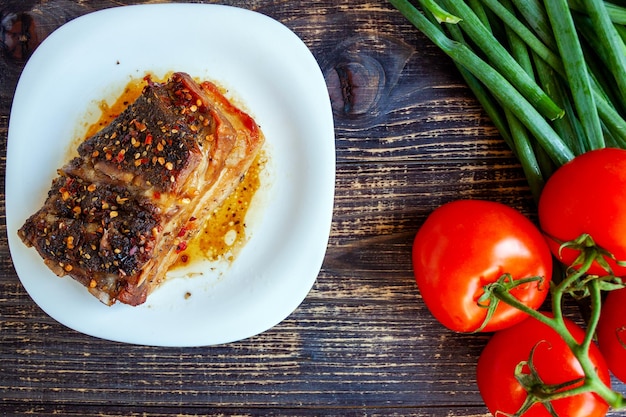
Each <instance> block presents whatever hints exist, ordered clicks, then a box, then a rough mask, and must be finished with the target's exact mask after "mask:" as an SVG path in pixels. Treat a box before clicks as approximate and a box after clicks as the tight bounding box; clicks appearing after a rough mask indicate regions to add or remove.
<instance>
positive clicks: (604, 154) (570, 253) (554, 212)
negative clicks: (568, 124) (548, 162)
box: [539, 148, 626, 276]
mask: <svg viewBox="0 0 626 417" xmlns="http://www.w3.org/2000/svg"><path fill="white" fill-rule="evenodd" d="M624 202H626V150H623V149H612V148H607V149H599V150H595V151H590V152H587V153H585V154H582V155H580V156H578V157H576V158H574V159H573V160H572V161H570V162H568V163H566V164H565V165H563V166H561V167H560V168H559V169H558V170H557V171H556V172H555V173H554V174H553V175H552V176H551V177H550V178H549V179H548V181H547V182H546V185H545V187H544V189H543V192H542V194H541V198H540V199H539V223H540V225H541V229H542V230H543V231H544V232H545V233H546V234H547V235H548V236H549V237H550V236H551V237H554V238H556V239H557V240H558V241H561V242H566V241H570V240H573V239H576V238H578V237H579V236H580V235H582V234H583V233H587V234H589V235H590V236H591V237H592V238H593V240H594V241H595V243H596V245H597V246H599V247H601V248H604V249H605V250H607V251H609V252H610V253H612V254H613V256H615V258H616V259H617V260H622V261H624V260H626V204H625V203H624ZM548 244H549V245H550V249H551V250H552V253H554V256H556V257H557V258H559V246H560V243H558V242H555V241H554V240H552V239H548ZM578 253H579V252H578V251H576V250H573V249H569V248H568V249H564V250H563V251H562V253H561V256H560V259H561V261H562V262H563V263H564V264H565V265H567V266H571V265H572V263H573V261H574V260H575V259H576V257H577V256H578ZM608 263H609V265H610V267H611V268H612V270H613V272H614V274H615V275H617V276H624V275H626V267H623V266H618V265H617V264H616V263H615V262H614V261H612V260H610V259H609V260H608ZM588 272H589V273H590V274H595V275H606V272H605V271H604V269H602V268H601V267H600V266H599V265H598V264H597V263H594V264H593V265H592V268H591V269H590V270H589V271H588Z"/></svg>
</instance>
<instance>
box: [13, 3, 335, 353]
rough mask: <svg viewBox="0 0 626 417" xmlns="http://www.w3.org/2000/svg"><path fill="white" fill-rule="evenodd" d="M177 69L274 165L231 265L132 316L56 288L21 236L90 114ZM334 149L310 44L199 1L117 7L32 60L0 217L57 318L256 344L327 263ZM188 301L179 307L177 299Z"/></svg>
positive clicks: (136, 336) (190, 342) (162, 342)
mask: <svg viewBox="0 0 626 417" xmlns="http://www.w3.org/2000/svg"><path fill="white" fill-rule="evenodd" d="M172 71H183V72H187V73H189V74H190V75H192V76H193V77H196V78H199V79H206V80H211V81H215V82H217V83H218V84H219V85H221V86H222V87H225V88H227V89H228V91H229V94H228V95H229V96H230V97H231V98H232V99H233V100H235V102H237V103H241V104H243V106H244V108H245V109H246V110H247V111H248V112H249V113H250V114H251V115H252V116H253V117H254V118H255V120H256V121H257V122H258V123H259V125H260V126H261V129H262V130H263V132H264V134H265V136H266V143H267V153H268V155H269V160H270V162H269V165H268V169H269V172H270V173H271V175H269V177H268V178H269V181H268V183H267V184H266V185H265V186H264V189H263V190H262V194H263V196H262V197H263V198H261V200H262V201H260V202H255V204H257V205H258V206H259V207H257V208H258V209H259V210H257V220H258V221H254V222H252V227H251V237H250V240H249V241H248V243H247V244H246V245H245V247H244V248H243V249H242V251H241V252H240V253H239V255H238V256H237V258H236V260H235V261H234V262H233V264H232V265H231V266H230V267H228V268H227V269H225V270H222V271H213V270H212V268H211V267H210V265H206V264H198V265H196V266H195V268H196V270H195V271H192V272H196V273H198V276H194V277H186V278H174V279H170V280H169V281H167V282H166V283H165V284H164V285H162V286H161V287H160V288H159V289H157V290H156V291H155V292H154V293H153V294H151V295H150V296H149V297H148V301H147V302H146V303H145V304H143V305H141V306H138V307H130V306H127V305H119V304H116V305H114V306H112V307H107V306H105V305H104V304H101V303H100V302H99V301H98V300H96V299H95V298H94V297H93V296H91V295H90V294H89V293H88V292H87V291H86V290H85V289H84V288H83V287H82V286H81V285H79V284H78V283H77V282H75V281H74V280H73V279H71V278H69V277H66V278H58V277H57V276H56V275H54V274H53V273H52V272H51V271H50V270H48V268H47V267H45V266H44V264H43V261H42V260H41V258H40V257H39V256H38V255H37V254H36V252H35V250H34V249H28V248H27V247H26V246H25V245H24V244H23V243H22V242H21V240H20V239H19V237H18V236H17V230H18V229H19V228H20V227H21V226H22V225H23V223H24V221H25V220H26V219H27V218H28V216H30V215H31V214H33V213H34V212H35V211H36V210H37V209H38V208H39V207H40V206H41V204H42V203H43V201H44V199H45V197H46V193H47V191H48V189H49V187H50V183H51V180H52V178H53V177H54V176H55V175H56V169H58V168H60V167H61V166H62V165H63V164H64V162H65V161H67V160H68V159H69V156H70V155H71V153H72V149H73V147H75V146H76V144H77V139H78V138H80V136H81V134H83V133H84V129H85V126H86V125H87V124H88V122H89V121H94V120H97V119H98V117H99V110H98V103H99V102H100V101H101V100H103V99H110V100H111V101H113V100H114V99H115V98H116V97H117V96H118V95H119V94H120V93H121V91H122V89H123V88H124V87H125V86H126V84H127V83H128V82H129V81H130V80H131V79H136V78H138V77H142V76H143V75H145V74H146V73H148V72H149V73H152V74H154V75H155V76H157V77H159V76H164V75H166V74H167V73H169V72H172ZM334 184H335V142H334V129H333V119H332V110H331V106H330V100H329V97H328V91H327V88H326V84H325V81H324V77H323V75H322V73H321V71H320V68H319V66H318V64H317V62H316V60H315V58H314V57H313V55H312V54H311V52H310V51H309V49H308V48H307V47H306V45H305V44H304V43H303V42H302V41H301V40H300V39H299V38H298V37H297V36H296V35H295V34H294V33H293V32H291V31H290V30H289V29H288V28H287V27H285V26H284V25H282V24H281V23H279V22H277V21H275V20H273V19H271V18H269V17H267V16H264V15H262V14H259V13H256V12H252V11H249V10H244V9H239V8H234V7H228V6H219V5H200V4H154V5H140V6H126V7H118V8H112V9H107V10H103V11H99V12H95V13H91V14H88V15H85V16H82V17H79V18H77V19H75V20H72V21H70V22H69V23H67V24H65V25H64V26H62V27H61V28H59V29H58V30H56V31H55V32H54V33H52V34H51V35H50V36H49V37H48V38H47V39H46V40H45V41H44V42H43V43H42V44H41V45H40V46H39V48H38V49H37V50H36V51H35V53H34V54H33V55H32V57H31V58H30V60H29V61H28V63H27V65H26V67H25V69H24V71H23V73H22V76H21V78H20V81H19V83H18V86H17V90H16V93H15V99H14V102H13V107H12V110H11V118H10V122H9V143H8V151H7V175H6V215H7V230H8V235H9V236H8V237H9V246H10V249H11V255H12V258H13V262H14V265H15V268H16V270H17V273H18V275H19V278H20V280H21V282H22V284H23V285H24V288H25V289H26V290H27V291H28V293H29V295H30V296H31V297H32V299H33V300H34V301H35V302H36V303H37V304H38V305H39V306H40V307H41V308H42V309H43V310H44V311H45V312H46V313H47V314H49V315H50V316H51V317H52V318H54V319H56V320H57V321H59V322H60V323H62V324H64V325H66V326H68V327H70V328H72V329H75V330H77V331H80V332H83V333H85V334H89V335H92V336H95V337H99V338H104V339H109V340H114V341H121V342H127V343H133V344H144V345H159V346H204V345H214V344H221V343H227V342H231V341H235V340H240V339H244V338H247V337H250V336H253V335H256V334H258V333H261V332H263V331H265V330H267V329H269V328H271V327H273V326H274V325H276V324H277V323H279V322H280V321H282V320H283V319H284V318H286V317H287V316H288V315H289V314H291V312H292V311H293V310H294V309H295V308H297V307H298V305H300V303H301V302H302V301H303V300H304V298H305V297H306V295H307V294H308V292H309V291H310V289H311V287H312V286H313V284H314V282H315V280H316V278H317V275H318V274H319V270H320V268H321V265H322V261H323V258H324V254H325V252H326V247H327V244H328V237H329V232H330V223H331V220H332V209H333V198H334ZM188 293H189V294H191V296H188V297H185V294H188Z"/></svg>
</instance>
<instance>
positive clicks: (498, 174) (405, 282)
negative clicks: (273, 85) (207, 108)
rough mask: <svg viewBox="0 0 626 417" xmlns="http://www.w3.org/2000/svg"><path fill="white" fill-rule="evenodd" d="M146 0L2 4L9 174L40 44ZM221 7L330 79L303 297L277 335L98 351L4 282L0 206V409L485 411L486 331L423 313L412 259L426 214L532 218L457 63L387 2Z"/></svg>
mask: <svg viewBox="0 0 626 417" xmlns="http://www.w3.org/2000/svg"><path fill="white" fill-rule="evenodd" d="M155 2H157V1H140V0H82V1H70V0H39V1H37V0H0V16H1V17H2V19H3V20H2V25H3V32H2V35H3V42H4V44H3V45H2V47H3V49H2V51H1V52H2V56H1V58H0V155H1V156H2V159H1V160H0V161H1V164H0V169H1V170H2V174H3V175H4V170H5V158H4V156H5V155H6V146H7V132H8V124H9V114H10V109H11V103H12V98H13V93H14V91H15V86H16V83H17V79H18V77H19V75H20V72H21V70H22V68H23V66H24V64H25V62H26V60H27V58H28V56H29V54H30V53H31V52H32V50H33V49H34V48H35V47H36V46H37V44H38V43H39V42H41V40H42V39H44V38H45V36H47V35H48V34H49V33H51V32H52V31H53V30H54V29H56V28H58V27H59V26H61V25H62V24H63V23H65V22H67V21H69V20H71V19H73V18H75V17H78V16H80V15H83V14H86V13H89V12H92V11H96V10H99V9H104V8H108V7H114V6H122V5H127V4H139V3H155ZM194 3H202V1H194ZM204 3H217V2H213V1H206V2H204ZM219 3H222V4H228V5H234V6H239V7H244V8H248V9H252V10H256V11H258V12H261V13H264V14H266V15H269V16H271V17H273V18H274V19H276V20H278V21H280V22H282V23H284V24H285V25H287V26H288V27H289V28H291V29H292V30H293V31H294V32H295V33H296V34H298V35H299V36H300V37H301V38H302V39H303V41H304V42H305V43H306V44H307V46H308V47H309V48H310V49H311V51H312V53H313V54H314V56H315V57H316V58H317V60H318V62H319V65H320V67H321V69H322V70H323V72H324V74H325V77H326V80H327V85H328V88H329V93H330V96H331V98H332V104H333V108H334V121H335V133H336V146H337V180H336V193H335V207H334V213H333V214H334V216H333V222H332V230H331V235H330V241H329V244H328V251H327V254H326V257H325V260H324V263H323V266H322V269H321V271H320V274H319V276H318V279H317V281H316V283H315V285H314V287H313V289H312V290H311V292H310V293H309V295H308V297H307V298H306V299H305V301H304V302H303V303H302V305H301V306H300V307H299V308H298V309H296V311H294V312H293V313H292V314H291V315H290V316H289V317H288V318H287V319H286V320H284V321H283V322H282V323H280V324H279V325H277V326H276V327H274V328H272V329H270V330H268V331H266V332H264V333H262V334H260V335H258V336H254V337H251V338H249V339H247V340H243V341H240V342H236V343H231V344H227V345H221V346H212V347H202V348H158V347H144V346H135V345H126V344H122V343H114V342H109V341H104V340H99V339H96V338H92V337H89V336H85V335H83V334H80V333H77V332H75V331H73V330H70V329H68V328H66V327H64V326H62V325H60V324H58V323H57V322H55V321H54V320H53V319H51V318H50V317H48V316H47V315H46V314H45V313H43V312H42V310H41V309H40V308H39V307H38V306H37V305H36V304H34V303H33V301H32V300H31V299H30V298H29V296H28V295H27V293H26V292H25V291H24V289H23V288H22V286H21V284H20V281H19V279H18V277H17V275H16V273H15V271H14V269H13V265H12V262H11V256H10V253H9V249H8V244H7V237H6V227H5V222H4V219H5V217H4V207H3V206H2V209H0V210H2V211H0V215H1V219H2V230H3V232H2V234H1V235H0V412H1V414H2V415H6V416H20V415H36V416H52V415H63V416H147V415H161V416H196V415H302V416H319V415H371V416H375V415H397V416H400V415H402V416H408V415H417V416H482V415H488V413H487V410H486V409H485V407H484V406H483V404H482V401H481V398H480V395H479V394H478V390H477V387H476V384H475V380H474V373H475V365H476V361H477V358H478V355H479V354H480V352H481V349H482V347H483V346H484V344H485V343H486V340H487V336H485V335H463V334H453V333H450V332H448V331H446V330H444V329H443V328H442V327H441V326H440V325H439V324H438V323H437V322H436V321H435V320H434V319H433V318H432V317H431V316H430V314H429V313H428V311H427V310H426V309H425V307H424V305H423V304H422V303H421V300H420V297H419V293H418V290H417V288H416V286H415V283H414V280H413V275H412V270H411V262H410V249H411V243H412V240H413V237H414V235H415V233H416V231H417V229H418V227H419V226H420V224H421V223H422V222H423V221H424V219H425V218H426V216H427V215H428V214H429V213H430V212H431V211H432V210H433V209H434V208H436V207H437V206H439V205H441V204H442V203H445V202H447V201H451V200H454V199H458V198H470V197H471V198H484V199H490V200H496V201H501V202H504V203H507V204H510V205H512V206H514V207H516V208H518V209H520V210H522V211H523V212H524V213H526V214H527V215H529V216H531V217H533V216H534V215H535V208H534V203H533V201H532V198H531V195H530V192H529V190H528V188H527V185H526V182H525V179H524V177H523V173H522V171H521V168H520V167H519V165H518V164H517V161H516V160H515V159H514V158H513V156H512V154H511V152H510V151H509V150H508V149H507V148H506V146H505V145H504V143H503V142H502V140H501V138H500V136H499V134H498V132H497V131H496V130H495V128H494V127H493V125H492V124H491V122H490V121H489V119H488V118H487V117H486V116H485V114H484V113H483V111H482V109H481V107H480V106H479V105H478V104H477V102H476V101H475V100H474V98H473V97H472V95H471V93H470V91H469V90H468V89H467V88H466V86H465V85H464V83H463V82H462V79H461V78H460V76H459V75H458V73H457V72H456V70H455V69H454V66H453V65H452V64H451V62H450V61H449V60H448V59H447V58H446V57H445V56H444V55H443V54H442V53H441V52H440V51H439V50H437V49H436V48H435V47H434V46H433V45H432V44H431V43H430V42H429V41H428V40H427V39H426V38H425V37H424V36H423V35H421V34H420V33H418V32H417V31H416V30H415V29H414V28H413V27H412V26H410V25H409V24H408V23H407V22H406V21H405V19H404V18H403V17H402V16H401V15H400V14H399V13H398V12H397V11H396V10H394V9H393V8H392V7H391V6H390V5H389V4H388V3H386V2H384V1H381V2H375V1H360V0H332V1H331V0H316V1H308V2H305V1H278V0H265V1H263V0H252V1H242V0H231V1H222V2H219ZM22 35H29V36H22ZM342 83H343V84H342ZM342 87H343V88H342ZM345 87H348V88H345ZM348 93H350V94H348ZM50 105H54V103H50ZM2 197H3V200H4V193H3V194H2ZM618 388H620V386H619V385H618ZM612 415H618V414H612Z"/></svg>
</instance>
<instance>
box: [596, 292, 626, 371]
mask: <svg viewBox="0 0 626 417" xmlns="http://www.w3.org/2000/svg"><path fill="white" fill-rule="evenodd" d="M597 336H598V346H600V351H601V352H602V355H603V356H604V359H606V362H607V364H608V366H609V369H610V370H611V372H613V375H615V376H616V377H617V378H618V379H619V380H620V381H623V382H626V288H625V289H621V290H615V291H611V292H609V295H607V297H606V300H605V302H604V304H603V305H602V313H601V314H600V322H599V323H598V331H597Z"/></svg>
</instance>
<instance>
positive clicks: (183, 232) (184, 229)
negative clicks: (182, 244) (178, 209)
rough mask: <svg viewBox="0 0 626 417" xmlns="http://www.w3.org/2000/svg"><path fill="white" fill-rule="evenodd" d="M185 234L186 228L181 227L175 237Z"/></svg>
mask: <svg viewBox="0 0 626 417" xmlns="http://www.w3.org/2000/svg"><path fill="white" fill-rule="evenodd" d="M185 234H187V228H186V227H181V229H180V232H178V235H177V236H176V237H183V236H185Z"/></svg>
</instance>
